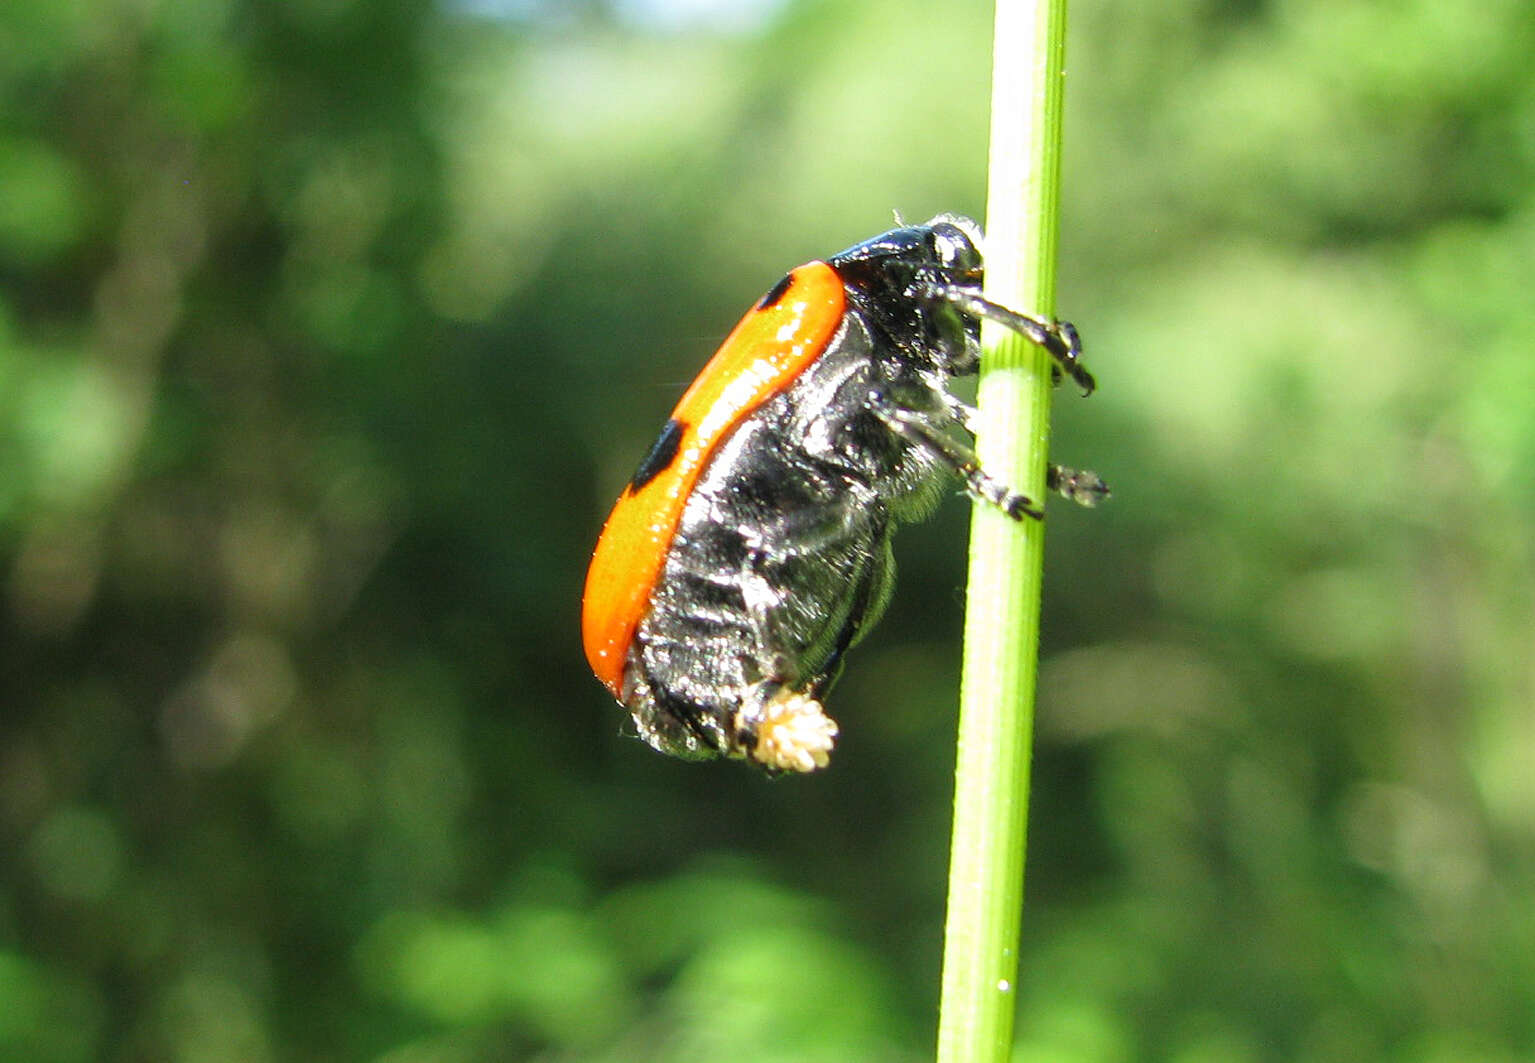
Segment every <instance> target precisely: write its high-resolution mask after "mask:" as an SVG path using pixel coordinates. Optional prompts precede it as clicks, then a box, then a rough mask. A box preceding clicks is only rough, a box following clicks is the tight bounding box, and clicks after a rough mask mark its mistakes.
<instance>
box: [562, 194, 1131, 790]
mask: <svg viewBox="0 0 1535 1063" xmlns="http://www.w3.org/2000/svg"><path fill="white" fill-rule="evenodd" d="M980 243H981V234H980V230H979V227H978V226H977V225H976V224H975V223H974V222H973V221H970V220H969V219H968V218H963V217H960V216H958V215H953V214H940V215H938V216H937V217H935V218H933V219H931V220H930V221H928V222H926V223H924V224H921V225H901V226H900V227H898V228H895V229H892V230H890V231H889V232H885V233H882V234H880V235H878V236H875V237H872V238H870V239H868V240H864V241H863V242H861V243H858V244H854V245H853V246H852V247H849V248H847V249H846V250H844V251H841V252H839V253H837V254H835V255H832V256H830V257H829V258H827V259H825V260H824V261H814V262H810V263H807V264H806V265H803V266H800V267H798V268H796V269H793V270H791V271H790V272H789V273H787V274H785V275H784V277H783V278H782V279H781V280H779V281H778V282H777V283H776V284H774V285H773V286H772V287H771V288H770V289H769V290H768V291H767V293H766V294H765V295H763V296H762V298H761V299H759V300H758V301H757V303H756V304H755V305H754V306H753V307H752V308H751V309H750V310H749V311H748V312H747V313H746V316H745V317H743V318H742V319H741V321H740V323H739V324H737V325H736V327H735V329H734V330H733V331H732V332H731V333H730V334H729V336H727V337H726V339H725V341H724V343H723V344H722V345H721V346H720V348H719V350H718V352H717V353H716V354H715V355H714V357H713V358H712V359H710V361H709V362H708V364H707V365H705V367H704V368H703V370H702V372H700V373H699V375H698V377H697V378H696V379H695V380H694V381H693V383H692V385H691V386H690V387H689V388H688V389H687V391H686V392H685V393H684V394H683V396H682V399H681V400H680V401H679V402H678V404H677V407H676V409H675V410H674V411H673V412H672V415H671V417H670V418H669V419H668V420H667V421H666V423H665V425H663V426H662V429H661V432H660V435H659V436H658V437H657V438H656V441H655V443H654V444H653V445H652V446H651V448H650V450H649V452H648V453H647V454H646V455H645V456H644V458H643V459H642V460H641V462H640V464H639V467H638V468H637V469H636V470H635V472H634V475H633V477H632V478H631V479H630V480H629V483H628V484H627V485H626V486H625V488H624V490H623V493H622V495H621V496H620V497H619V499H618V502H617V504H616V505H615V506H614V507H613V511H612V513H611V515H610V516H609V517H608V520H607V523H606V524H605V525H604V527H603V531H602V534H601V536H600V538H599V539H598V542H597V546H596V549H595V551H594V553H593V556H592V562H591V567H590V569H589V570H588V573H587V579H586V588H585V593H584V595H583V599H582V639H583V643H584V647H585V650H586V656H587V660H588V662H589V663H590V665H591V667H592V671H593V672H594V673H595V674H596V676H597V678H598V679H600V680H601V681H602V683H603V684H604V685H605V686H606V687H607V688H608V690H609V691H610V692H611V693H612V694H613V696H614V697H615V698H617V699H618V701H619V702H620V703H621V704H622V705H624V706H625V707H627V708H628V709H629V711H630V713H631V714H632V716H633V719H634V724H635V727H636V729H637V731H638V733H639V736H640V737H641V738H643V739H644V740H645V741H646V742H647V743H649V744H650V745H651V746H652V747H654V748H655V749H658V750H660V751H662V752H665V753H670V754H674V755H676V756H680V757H684V758H689V759H704V758H709V757H717V756H724V757H731V758H737V759H745V760H749V761H751V762H753V763H755V764H757V765H759V766H761V767H762V768H764V769H766V770H767V771H768V772H769V773H780V772H808V771H812V770H814V769H816V768H818V767H824V766H825V765H826V764H827V761H828V756H829V754H830V752H831V749H832V747H833V745H834V743H835V740H836V736H837V725H836V723H835V722H834V721H833V720H832V719H831V718H830V717H829V716H827V715H826V713H825V711H824V708H823V706H822V704H821V699H822V698H823V697H824V695H825V694H826V692H827V690H828V689H830V687H831V686H832V684H833V683H834V682H835V681H836V679H837V676H838V674H839V673H840V671H841V669H842V663H843V658H844V655H845V654H846V652H847V650H848V649H849V648H850V647H852V646H853V645H855V644H856V643H857V642H858V641H859V640H860V639H861V638H862V637H863V636H864V635H865V634H866V633H867V632H868V630H869V629H870V627H871V626H872V625H873V624H874V623H875V622H876V621H877V620H878V619H879V617H880V615H881V614H882V613H883V612H884V609H885V606H886V604H887V602H888V601H889V599H890V593H891V588H892V584H893V579H894V571H895V570H894V562H893V560H892V557H891V551H890V540H891V535H892V534H893V532H894V531H895V529H896V527H897V526H898V525H900V524H902V523H907V522H911V521H915V520H919V519H921V518H922V517H924V516H926V515H927V514H928V513H929V512H930V511H931V510H932V509H933V508H934V507H935V506H936V504H937V502H938V499H939V496H940V494H941V493H942V492H943V490H944V488H945V485H946V484H948V483H951V482H952V479H951V477H953V476H955V475H957V476H958V477H959V478H960V479H961V480H962V481H963V483H964V485H965V487H966V488H967V489H968V491H969V492H970V493H971V494H972V495H973V496H974V497H975V498H977V499H979V500H980V501H982V502H984V503H987V504H990V505H992V506H995V507H996V508H998V509H999V510H1001V511H1002V512H1003V513H1006V514H1007V515H1008V516H1010V517H1013V518H1015V519H1026V518H1031V519H1039V518H1041V517H1042V516H1043V510H1042V509H1041V507H1040V505H1039V504H1038V503H1037V502H1036V501H1035V500H1033V499H1031V498H1029V497H1027V496H1026V495H1024V494H1022V493H1020V492H1018V491H1015V490H1013V489H1012V488H1011V487H1009V486H1008V485H1006V484H1003V483H1000V482H999V481H997V480H996V479H994V478H993V477H991V476H989V475H988V474H987V473H986V471H985V470H984V469H982V468H981V465H980V462H979V460H978V459H977V458H976V455H975V452H974V451H973V450H972V449H971V447H970V446H969V445H968V444H967V443H966V442H963V441H961V439H960V438H957V436H956V430H960V431H963V432H964V433H966V434H969V435H971V436H973V434H974V427H975V422H976V411H975V410H974V409H972V408H971V407H969V406H968V405H966V404H965V403H963V402H961V401H960V400H959V399H957V398H955V397H954V396H953V395H951V394H950V393H949V391H948V389H947V386H946V385H947V382H948V380H949V379H950V378H951V377H962V376H966V375H969V374H973V373H975V372H976V371H977V368H978V361H979V355H980V342H979V337H980V322H981V320H982V319H988V320H992V321H995V322H999V323H1000V324H1002V325H1005V326H1006V327H1008V328H1010V329H1013V330H1014V331H1016V332H1018V333H1020V334H1022V335H1023V336H1025V337H1027V338H1028V339H1029V340H1030V341H1032V342H1034V343H1036V344H1038V345H1039V346H1041V347H1042V348H1043V349H1044V350H1045V351H1047V352H1048V353H1049V355H1050V356H1051V358H1052V359H1053V360H1054V363H1053V372H1054V374H1055V377H1056V379H1057V380H1059V379H1060V378H1061V376H1062V375H1063V374H1064V375H1065V376H1069V377H1070V378H1071V379H1072V380H1073V381H1075V382H1076V384H1077V385H1078V386H1080V387H1081V389H1082V391H1083V393H1084V394H1088V393H1091V392H1092V390H1093V388H1094V386H1095V384H1094V380H1093V377H1092V374H1091V373H1089V372H1088V370H1087V368H1086V367H1085V366H1084V365H1083V364H1082V362H1081V345H1080V342H1079V340H1078V337H1077V332H1076V329H1075V328H1073V327H1072V326H1071V325H1070V324H1068V323H1066V322H1061V321H1054V320H1047V319H1043V318H1039V317H1035V316H1033V315H1031V314H1025V313H1020V312H1018V311H1015V310H1010V309H1008V308H1006V307H1003V306H1000V305H998V304H997V303H994V302H992V301H990V300H988V299H986V298H985V297H984V296H983V295H982V294H981V282H982V276H983V262H982V255H981V251H980ZM1047 483H1048V485H1049V487H1050V488H1051V489H1053V490H1055V491H1057V492H1059V493H1060V494H1062V495H1064V496H1065V497H1067V498H1070V499H1072V500H1074V501H1076V502H1079V503H1082V504H1085V505H1092V504H1095V503H1096V502H1098V501H1099V500H1101V499H1103V498H1104V497H1106V496H1107V494H1108V488H1107V487H1106V486H1105V485H1104V483H1103V481H1102V480H1100V479H1099V478H1098V477H1097V476H1096V475H1095V474H1093V473H1091V472H1086V471H1076V470H1071V469H1064V468H1060V467H1057V466H1052V467H1051V468H1050V470H1049V473H1048V477H1047Z"/></svg>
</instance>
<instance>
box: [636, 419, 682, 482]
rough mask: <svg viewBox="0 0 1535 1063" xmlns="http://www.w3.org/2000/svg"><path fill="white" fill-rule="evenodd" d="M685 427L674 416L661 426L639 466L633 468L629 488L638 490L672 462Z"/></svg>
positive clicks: (680, 443)
mask: <svg viewBox="0 0 1535 1063" xmlns="http://www.w3.org/2000/svg"><path fill="white" fill-rule="evenodd" d="M686 429H687V425H685V424H683V423H682V422H681V421H679V420H677V419H676V418H675V417H673V418H672V419H671V420H669V421H667V422H666V424H665V425H663V426H662V427H661V434H660V435H659V436H657V437H656V441H655V443H654V444H653V445H652V446H651V448H650V453H648V454H646V455H645V457H644V459H643V460H641V461H640V467H639V468H638V469H635V470H634V477H633V478H632V479H631V480H630V481H629V489H630V490H632V491H638V490H639V489H640V488H642V487H644V486H645V485H646V484H648V483H649V482H650V481H651V480H654V479H655V478H656V477H657V476H659V475H660V474H661V472H662V470H664V469H665V468H666V467H667V466H668V465H670V464H671V463H672V459H673V458H675V457H676V456H677V448H678V447H679V446H681V445H682V433H683V432H684V431H685V430H686Z"/></svg>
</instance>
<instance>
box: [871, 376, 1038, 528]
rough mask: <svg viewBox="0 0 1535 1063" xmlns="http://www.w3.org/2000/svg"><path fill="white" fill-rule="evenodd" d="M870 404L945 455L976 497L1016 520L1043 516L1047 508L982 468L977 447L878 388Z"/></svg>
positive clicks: (899, 430)
mask: <svg viewBox="0 0 1535 1063" xmlns="http://www.w3.org/2000/svg"><path fill="white" fill-rule="evenodd" d="M869 408H870V409H872V410H873V411H874V414H875V416H877V417H878V418H879V419H880V420H881V421H884V422H885V424H886V426H887V427H889V429H890V430H891V431H892V432H894V433H895V434H896V435H898V436H901V437H902V438H903V439H905V440H907V441H908V442H910V443H912V444H914V445H916V446H919V447H922V448H924V449H925V450H927V451H928V452H930V453H932V454H934V455H936V456H937V457H938V458H940V459H942V460H943V461H944V463H945V464H947V465H948V466H949V467H950V468H951V469H953V470H954V471H955V472H957V473H958V474H959V475H960V477H961V478H962V479H963V480H964V481H965V487H966V488H967V489H968V490H969V491H970V493H971V494H973V495H975V496H976V497H977V498H979V499H981V500H982V501H985V502H989V503H991V504H992V505H994V506H996V507H997V508H998V509H1000V510H1001V511H1002V512H1003V513H1006V514H1007V515H1008V516H1009V517H1012V518H1013V519H1014V520H1021V519H1022V518H1024V517H1033V518H1034V519H1035V520H1043V519H1044V516H1045V511H1044V510H1042V509H1040V508H1039V505H1038V503H1036V502H1035V501H1034V500H1033V499H1031V498H1030V497H1029V496H1028V495H1025V494H1020V493H1019V492H1017V491H1014V490H1013V489H1012V488H1011V487H1008V486H1007V485H1006V484H1005V483H1003V482H1001V481H1000V480H997V479H995V478H994V477H992V476H990V475H989V474H988V473H987V472H986V470H984V469H982V468H981V461H980V459H979V458H977V457H976V456H975V451H973V450H971V449H970V448H969V447H967V446H965V444H963V443H961V442H960V441H959V440H957V439H955V438H953V437H952V436H950V435H948V434H947V433H946V432H944V431H943V429H942V428H939V427H937V426H935V425H934V424H933V423H932V422H931V421H930V420H928V419H927V418H926V417H924V416H922V415H921V414H920V413H916V412H914V411H912V410H908V409H906V408H905V407H902V406H898V405H896V404H895V403H893V402H891V401H890V400H889V399H888V398H886V397H885V396H884V395H883V394H881V393H879V392H875V393H873V394H871V395H870V396H869Z"/></svg>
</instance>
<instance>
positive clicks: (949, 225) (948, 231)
mask: <svg viewBox="0 0 1535 1063" xmlns="http://www.w3.org/2000/svg"><path fill="white" fill-rule="evenodd" d="M979 236H980V233H979V232H977V233H975V234H971V233H969V232H967V231H965V229H963V228H961V227H960V226H959V225H956V224H955V223H954V222H952V221H950V220H948V219H946V218H945V219H943V220H937V219H935V224H934V225H933V252H934V254H935V255H936V256H937V258H938V263H939V265H941V266H943V267H944V268H945V269H950V270H954V271H956V272H958V273H960V274H962V275H965V276H974V277H976V278H979V277H980V275H981V252H980V250H979V249H978V248H977V247H976V240H977V239H978V238H979Z"/></svg>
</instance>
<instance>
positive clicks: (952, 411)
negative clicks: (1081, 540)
mask: <svg viewBox="0 0 1535 1063" xmlns="http://www.w3.org/2000/svg"><path fill="white" fill-rule="evenodd" d="M943 402H944V407H945V408H946V409H947V410H948V411H949V416H950V417H953V418H954V422H955V423H956V424H958V425H959V426H960V427H961V428H963V429H964V430H965V431H967V432H969V433H970V434H971V435H972V436H973V435H975V427H976V424H977V423H978V422H979V418H980V413H981V411H979V410H977V409H976V408H975V407H974V406H971V405H970V404H969V403H968V402H965V401H964V400H963V399H960V398H958V397H956V396H954V395H951V394H949V393H948V392H947V391H945V392H944V393H943ZM1045 487H1047V488H1049V489H1050V490H1051V491H1054V492H1055V493H1056V494H1058V495H1060V496H1061V497H1062V498H1067V499H1070V500H1071V501H1073V502H1075V503H1076V504H1077V505H1079V506H1096V505H1097V504H1098V503H1099V502H1102V501H1103V500H1104V499H1106V498H1108V497H1109V485H1108V484H1106V483H1104V482H1103V478H1102V477H1101V476H1099V475H1098V474H1097V473H1095V472H1093V471H1092V470H1091V469H1071V468H1067V467H1066V466H1065V465H1051V466H1049V467H1048V468H1046V470H1045Z"/></svg>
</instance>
